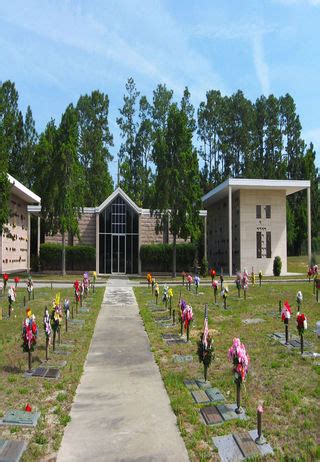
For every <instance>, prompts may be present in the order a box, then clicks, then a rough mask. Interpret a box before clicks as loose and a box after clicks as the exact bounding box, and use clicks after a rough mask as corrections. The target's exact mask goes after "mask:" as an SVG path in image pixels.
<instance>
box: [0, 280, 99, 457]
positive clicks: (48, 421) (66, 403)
mask: <svg viewBox="0 0 320 462" xmlns="http://www.w3.org/2000/svg"><path fill="white" fill-rule="evenodd" d="M59 292H60V293H61V300H63V299H64V297H66V296H68V297H69V298H70V300H72V298H73V289H72V286H71V284H70V289H61V290H59ZM103 292H104V288H96V290H95V293H94V294H93V293H92V292H91V293H90V294H89V296H88V298H87V299H86V300H85V301H84V306H87V307H90V308H91V310H90V312H89V313H86V314H80V313H79V314H78V315H77V316H76V314H75V312H74V315H75V317H77V318H80V319H85V325H84V326H83V328H80V327H77V326H75V327H72V326H71V325H69V327H68V332H67V333H66V332H65V322H64V321H63V324H62V329H61V343H62V344H68V343H69V346H70V349H68V351H70V355H68V356H62V355H58V354H55V353H53V352H52V347H51V346H50V351H49V357H50V359H51V360H52V361H53V362H61V361H63V360H65V361H67V365H66V366H65V367H64V368H62V369H61V376H60V378H59V379H44V378H36V377H32V378H27V377H25V376H24V372H25V371H26V370H27V368H28V355H27V353H23V351H22V347H21V345H22V340H21V332H22V323H23V319H24V317H25V308H24V307H23V296H24V295H26V294H27V292H26V289H25V288H18V291H17V301H16V303H15V304H14V311H13V314H12V317H11V319H10V320H6V319H3V320H1V321H0V416H1V417H2V416H3V415H4V414H5V413H6V412H7V411H8V410H11V409H19V410H24V408H25V406H26V404H27V403H29V404H30V405H31V407H32V411H40V412H41V417H40V419H39V420H38V425H37V426H36V427H35V428H25V427H18V426H11V427H10V426H1V427H0V438H3V439H7V438H8V439H23V440H26V441H27V442H28V449H27V451H26V452H25V454H24V455H23V458H22V460H23V461H25V462H26V461H39V460H42V459H43V457H44V456H45V455H46V454H52V453H55V452H56V451H57V450H58V448H59V446H60V443H61V440H62V436H63V432H64V427H65V426H66V425H67V424H68V422H69V421H70V417H69V412H70V409H71V404H72V401H73V397H74V394H75V391H76V388H77V386H78V383H79V380H80V377H81V374H82V371H83V365H84V361H85V358H86V355H87V351H88V348H89V345H90V341H91V337H92V333H93V330H94V326H95V322H96V318H97V315H98V312H99V309H100V305H101V302H102V297H103ZM55 294H56V291H55V290H53V291H51V290H50V288H48V289H36V290H35V300H34V301H33V300H31V301H30V302H29V305H28V306H30V308H31V310H32V312H33V313H34V314H35V316H36V321H37V325H38V341H37V346H36V348H35V351H34V353H33V354H32V358H33V364H32V368H36V367H38V366H39V365H40V363H41V361H42V360H44V359H45V336H44V331H43V312H44V307H45V305H50V304H51V301H52V299H53V298H54V296H55ZM7 305H8V304H7V298H6V296H5V297H2V298H0V306H1V307H2V308H3V311H4V314H5V315H6V314H7ZM57 348H58V344H57Z"/></svg>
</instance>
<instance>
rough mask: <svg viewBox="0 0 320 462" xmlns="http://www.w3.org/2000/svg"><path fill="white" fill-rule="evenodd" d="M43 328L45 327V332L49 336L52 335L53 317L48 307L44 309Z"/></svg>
mask: <svg viewBox="0 0 320 462" xmlns="http://www.w3.org/2000/svg"><path fill="white" fill-rule="evenodd" d="M43 328H44V333H45V336H46V337H47V338H49V337H50V335H51V332H52V329H51V319H50V314H49V310H48V308H47V307H46V308H45V310H44V316H43Z"/></svg>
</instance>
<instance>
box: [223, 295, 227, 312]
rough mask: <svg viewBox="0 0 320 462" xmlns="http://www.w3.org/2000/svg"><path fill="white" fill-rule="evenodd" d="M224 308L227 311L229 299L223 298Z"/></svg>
mask: <svg viewBox="0 0 320 462" xmlns="http://www.w3.org/2000/svg"><path fill="white" fill-rule="evenodd" d="M223 307H224V309H225V310H226V309H227V297H223Z"/></svg>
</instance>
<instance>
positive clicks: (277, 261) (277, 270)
mask: <svg viewBox="0 0 320 462" xmlns="http://www.w3.org/2000/svg"><path fill="white" fill-rule="evenodd" d="M281 268H282V261H281V258H280V257H275V258H274V260H273V274H274V276H280V274H281Z"/></svg>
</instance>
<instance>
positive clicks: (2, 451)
mask: <svg viewBox="0 0 320 462" xmlns="http://www.w3.org/2000/svg"><path fill="white" fill-rule="evenodd" d="M26 448H27V443H26V442H25V441H21V440H14V441H13V440H0V462H19V460H20V459H21V456H22V454H23V453H24V451H25V450H26Z"/></svg>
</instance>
